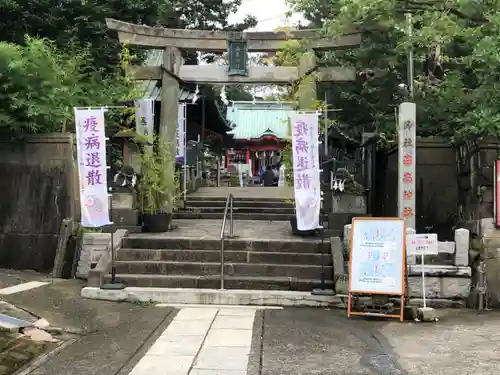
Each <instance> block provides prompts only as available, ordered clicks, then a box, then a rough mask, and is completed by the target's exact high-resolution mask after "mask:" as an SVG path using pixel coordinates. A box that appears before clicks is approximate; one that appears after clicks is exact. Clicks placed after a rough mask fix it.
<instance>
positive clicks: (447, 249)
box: [438, 229, 467, 254]
mask: <svg viewBox="0 0 500 375" xmlns="http://www.w3.org/2000/svg"><path fill="white" fill-rule="evenodd" d="M465 230H467V229H465ZM438 253H439V254H454V253H455V242H453V241H438Z"/></svg>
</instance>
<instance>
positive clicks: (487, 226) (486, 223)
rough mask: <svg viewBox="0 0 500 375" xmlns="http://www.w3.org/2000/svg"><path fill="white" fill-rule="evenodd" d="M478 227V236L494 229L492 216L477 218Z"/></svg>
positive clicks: (482, 235)
mask: <svg viewBox="0 0 500 375" xmlns="http://www.w3.org/2000/svg"><path fill="white" fill-rule="evenodd" d="M478 225H479V228H478V231H477V232H478V233H477V234H478V237H480V238H481V237H484V236H485V235H486V233H487V232H489V231H490V230H492V229H495V222H494V221H493V218H492V217H489V218H485V219H480V220H479V223H478Z"/></svg>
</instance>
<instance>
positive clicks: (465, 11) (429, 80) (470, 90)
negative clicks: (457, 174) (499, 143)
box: [289, 0, 500, 138]
mask: <svg viewBox="0 0 500 375" xmlns="http://www.w3.org/2000/svg"><path fill="white" fill-rule="evenodd" d="M289 3H290V4H291V6H292V8H293V9H295V10H298V11H303V12H304V13H305V15H306V18H307V19H308V20H310V21H311V23H312V26H313V27H315V26H316V27H318V26H319V27H321V28H322V29H323V30H324V32H325V33H326V34H327V35H328V36H336V35H339V34H340V33H342V32H346V31H348V30H352V29H353V27H357V28H358V29H360V30H361V31H363V33H364V38H363V43H362V45H361V46H360V48H358V49H354V50H350V51H337V52H329V53H327V54H325V55H324V56H323V58H324V62H325V63H329V64H343V65H353V66H355V67H356V68H357V69H358V72H360V73H361V74H360V79H359V80H358V82H355V83H351V84H347V85H338V86H336V88H334V89H333V91H334V100H335V106H336V107H340V108H342V109H343V111H342V112H340V113H338V114H337V115H338V117H339V118H340V119H342V120H343V121H345V122H346V123H349V124H351V125H353V126H357V127H360V128H365V129H366V128H369V127H372V128H373V129H378V130H379V131H382V132H393V131H394V128H395V126H394V125H395V121H394V107H395V106H396V105H397V104H398V103H399V102H401V101H402V100H404V99H405V93H404V92H402V91H401V90H400V89H399V88H398V86H400V84H401V83H406V72H405V71H406V52H407V49H408V47H409V46H412V48H413V49H414V56H415V66H416V72H415V73H416V76H415V88H416V92H415V93H416V96H415V101H416V102H417V108H418V113H417V120H418V131H419V133H420V134H421V135H430V134H438V135H444V136H449V137H453V138H465V137H470V136H480V135H496V136H498V135H499V132H500V128H499V126H500V125H499V121H498V120H500V106H499V104H500V89H499V87H500V84H499V83H498V82H500V80H499V78H500V76H499V75H500V70H499V69H498V67H497V63H498V61H499V56H500V33H499V31H500V29H499V28H500V2H498V1H489V2H487V3H478V2H477V1H473V0H460V1H444V0H443V1H440V0H437V1H427V0H424V1H422V0H410V1H405V2H403V1H397V0H396V1H394V0H375V1H368V2H367V1H363V0H328V1H323V0H289ZM406 12H411V13H412V18H413V25H412V26H413V35H412V36H411V37H410V36H409V35H408V33H407V32H406V30H407V24H406V21H405V15H404V14H405V13H406Z"/></svg>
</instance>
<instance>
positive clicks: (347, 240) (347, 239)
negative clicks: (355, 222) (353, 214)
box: [344, 224, 352, 254]
mask: <svg viewBox="0 0 500 375" xmlns="http://www.w3.org/2000/svg"><path fill="white" fill-rule="evenodd" d="M351 232H352V224H346V225H344V250H345V252H346V253H347V254H349V252H350V250H351Z"/></svg>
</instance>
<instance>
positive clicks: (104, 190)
mask: <svg viewBox="0 0 500 375" xmlns="http://www.w3.org/2000/svg"><path fill="white" fill-rule="evenodd" d="M75 129H76V150H77V157H78V175H79V180H80V205H81V215H82V218H81V225H82V226H83V227H102V226H104V225H108V224H111V222H110V220H109V197H108V181H107V165H106V135H105V133H104V109H76V108H75Z"/></svg>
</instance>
